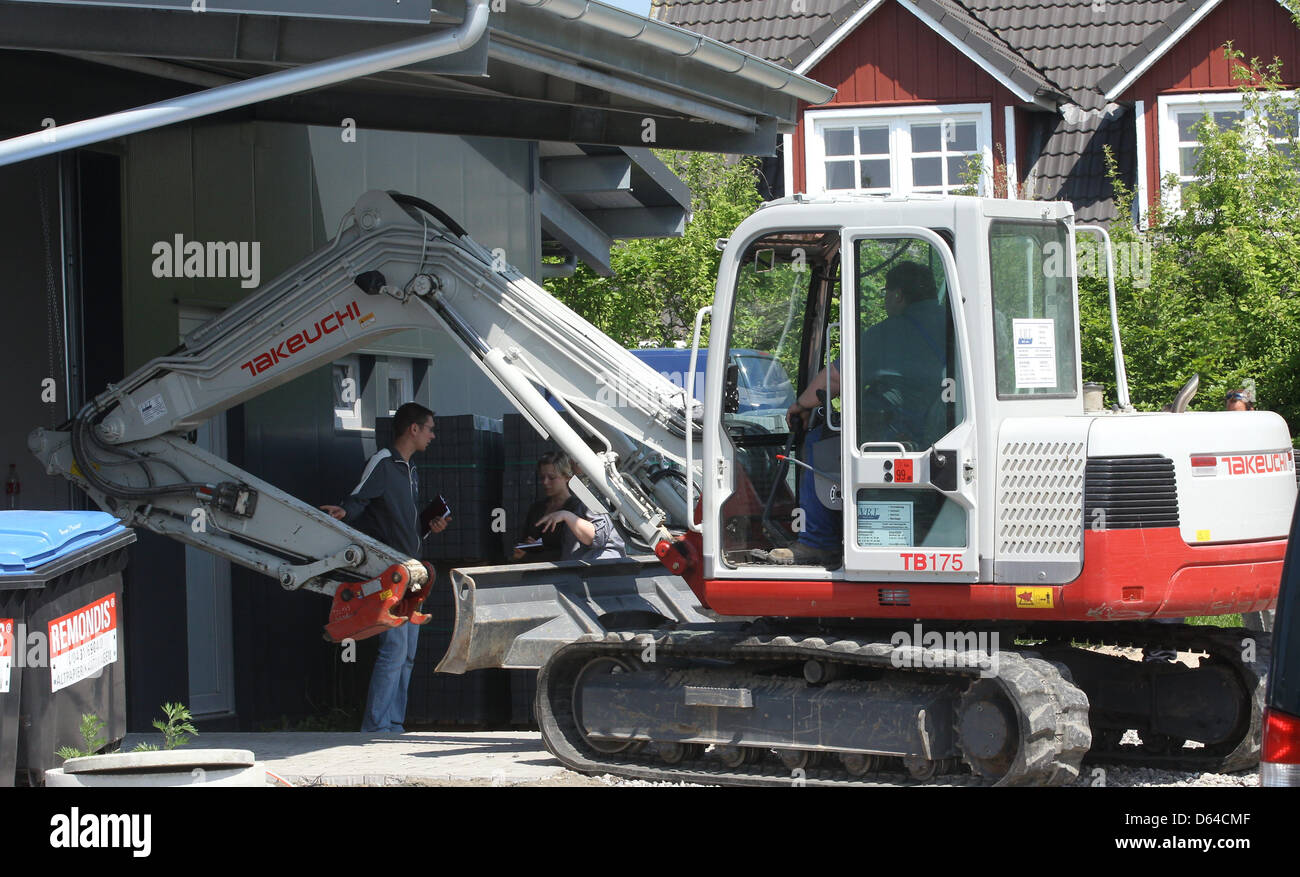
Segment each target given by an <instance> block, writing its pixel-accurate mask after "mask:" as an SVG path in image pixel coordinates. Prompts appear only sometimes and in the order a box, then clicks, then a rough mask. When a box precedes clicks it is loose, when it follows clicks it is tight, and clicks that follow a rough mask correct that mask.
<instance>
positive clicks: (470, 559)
mask: <svg viewBox="0 0 1300 877" xmlns="http://www.w3.org/2000/svg"><path fill="white" fill-rule="evenodd" d="M434 431H435V433H436V434H437V438H435V439H434V440H433V442H432V443H431V444H430V445H429V448H428V450H427V451H425V452H424V453H422V454H419V455H417V456H416V458H415V465H416V473H417V477H418V478H419V480H420V503H421V508H423V507H424V506H425V505H428V503H429V502H430V501H431V500H433V499H435V498H436V497H437V496H438V495H439V494H441V495H442V496H443V497H444V498H445V499H446V500H447V504H448V505H449V506H450V507H451V520H450V521H449V522H448V526H447V529H446V530H444V531H442V532H441V533H433V534H430V535H429V536H428V537H427V538H425V540H424V554H423V556H422V557H421V559H422V560H426V561H429V563H430V564H432V565H434V566H435V568H436V569H437V578H436V580H435V582H434V583H433V586H432V587H431V588H430V591H429V595H428V596H427V597H426V598H425V601H424V606H423V607H422V608H423V611H425V612H427V613H428V614H429V615H430V616H431V618H430V620H429V622H428V623H427V624H425V625H424V626H423V627H422V628H421V630H420V645H419V649H418V650H417V652H416V656H415V666H414V667H413V668H412V670H411V685H410V689H409V698H408V701H407V707H406V724H407V727H416V726H420V725H437V726H443V727H446V726H457V727H473V728H502V727H506V726H507V725H509V724H510V723H511V712H512V710H511V700H510V698H511V690H510V676H509V674H508V673H507V671H505V670H475V671H472V672H470V673H465V674H463V675H454V674H445V673H435V672H434V667H436V666H437V665H438V662H439V661H441V660H442V656H443V655H444V654H446V651H447V647H448V645H449V644H450V643H451V632H452V627H453V625H454V623H455V620H456V612H455V606H454V605H453V602H452V595H451V582H450V572H451V569H452V568H453V567H464V566H475V565H482V564H487V563H496V562H498V561H499V560H500V559H501V545H502V544H501V534H500V533H493V532H492V512H493V510H495V509H496V508H498V507H499V506H500V505H501V475H502V456H501V455H502V440H501V439H502V427H501V421H500V420H494V419H492V418H488V417H483V416H480V415H475V414H465V415H454V416H448V417H442V416H437V417H435V418H434ZM375 442H376V446H377V447H379V448H383V447H388V446H389V445H390V444H391V443H392V418H388V417H383V418H378V419H377V420H376V422H375Z"/></svg>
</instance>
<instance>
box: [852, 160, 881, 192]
mask: <svg viewBox="0 0 1300 877" xmlns="http://www.w3.org/2000/svg"><path fill="white" fill-rule="evenodd" d="M858 185H859V186H860V187H861V188H863V189H887V188H889V159H887V158H869V159H867V160H866V161H859V162H858Z"/></svg>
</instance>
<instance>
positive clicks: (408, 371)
mask: <svg viewBox="0 0 1300 877" xmlns="http://www.w3.org/2000/svg"><path fill="white" fill-rule="evenodd" d="M413 362H414V360H412V359H411V357H409V356H390V357H388V380H390V381H401V384H402V393H401V394H400V395H402V396H404V397H406V398H404V399H397V400H394V399H393V394H392V393H389V394H388V405H389V410H388V414H389V416H390V417H391V416H392V415H394V414H396V413H397V409H398V408H399V407H400V406H401V405H402V403H403V402H411V401H413V400H414V396H415V381H414V372H415V369H414V367H413V365H412V363H413ZM394 402H396V403H397V404H396V405H394V404H393V403H394Z"/></svg>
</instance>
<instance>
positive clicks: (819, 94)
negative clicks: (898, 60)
mask: <svg viewBox="0 0 1300 877" xmlns="http://www.w3.org/2000/svg"><path fill="white" fill-rule="evenodd" d="M511 2H514V3H518V4H519V5H521V6H528V7H531V8H533V9H544V10H546V11H547V12H549V13H551V14H552V15H556V16H558V17H560V18H564V19H567V20H569V21H581V22H582V23H583V24H585V25H588V26H590V27H592V28H594V29H596V30H599V31H603V32H605V33H608V34H612V35H614V36H617V37H620V38H623V39H627V40H632V41H634V42H638V43H644V44H646V45H649V46H653V47H654V48H656V49H660V50H662V51H665V52H668V53H669V54H673V55H677V56H679V57H683V58H694V59H695V60H697V61H699V62H700V63H702V64H706V65H708V66H710V67H713V68H715V69H718V70H722V71H724V72H726V73H730V74H732V75H733V76H737V77H739V78H741V79H743V80H746V81H748V82H753V83H756V84H758V85H761V86H763V87H764V88H769V89H771V90H773V91H776V92H778V93H781V94H785V95H788V96H790V97H794V98H797V99H799V100H802V101H807V102H808V103H811V104H823V103H826V101H828V100H830V99H831V98H832V97H834V96H835V89H833V88H831V87H830V86H827V85H822V84H821V83H820V82H816V81H815V80H812V79H808V78H807V77H805V76H800V75H799V74H797V73H795V72H793V71H791V70H788V69H787V68H785V67H782V66H781V65H780V64H774V63H772V62H771V61H764V60H763V59H762V58H756V57H754V56H753V55H749V54H746V53H745V52H742V51H740V50H738V49H734V48H732V47H731V46H728V45H725V44H723V43H720V42H718V41H717V40H714V39H710V38H709V37H706V36H701V35H699V34H694V33H691V32H690V31H686V30H682V29H681V28H679V27H674V26H673V25H671V24H664V23H663V22H661V21H655V20H653V19H649V18H642V17H641V16H639V15H635V14H633V13H631V12H624V11H623V10H621V9H616V8H614V7H613V6H607V5H605V4H604V3H599V2H597V0H511Z"/></svg>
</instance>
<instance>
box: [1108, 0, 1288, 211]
mask: <svg viewBox="0 0 1300 877" xmlns="http://www.w3.org/2000/svg"><path fill="white" fill-rule="evenodd" d="M1229 40H1231V41H1232V45H1233V47H1234V48H1235V49H1238V50H1240V51H1241V52H1243V53H1244V55H1245V57H1246V58H1248V59H1249V58H1259V59H1260V61H1261V62H1263V63H1267V62H1268V61H1270V60H1272V59H1273V58H1280V59H1281V60H1282V78H1283V81H1284V82H1285V83H1286V85H1287V87H1288V88H1295V87H1296V86H1297V85H1300V30H1297V28H1296V26H1295V23H1294V22H1293V21H1292V19H1291V16H1290V14H1288V13H1287V12H1286V10H1284V9H1283V8H1282V6H1281V5H1280V4H1279V3H1278V2H1277V0H1224V2H1223V3H1222V4H1220V6H1219V7H1218V8H1217V9H1215V10H1214V11H1213V12H1211V13H1210V14H1209V15H1207V16H1206V17H1205V18H1204V19H1203V20H1202V21H1201V22H1200V23H1199V24H1197V25H1196V27H1194V28H1192V30H1191V32H1190V33H1188V34H1186V35H1185V36H1184V37H1183V38H1182V40H1180V41H1179V42H1178V43H1177V44H1175V45H1174V46H1172V47H1171V48H1170V49H1169V51H1168V52H1166V53H1165V55H1164V56H1163V57H1162V58H1160V60H1158V61H1156V62H1155V64H1153V65H1151V69H1149V70H1147V71H1146V72H1145V73H1143V74H1142V76H1141V77H1139V78H1138V80H1137V81H1136V82H1134V83H1133V84H1132V85H1130V86H1129V88H1128V90H1127V91H1125V92H1124V93H1123V94H1121V95H1120V96H1119V100H1121V101H1138V100H1140V101H1145V102H1146V125H1145V128H1146V130H1145V131H1143V132H1141V134H1142V136H1144V137H1145V138H1146V153H1147V168H1146V171H1147V173H1146V179H1147V206H1148V207H1149V206H1151V205H1153V204H1155V203H1156V201H1157V199H1158V198H1159V196H1160V115H1159V112H1158V106H1157V103H1156V99H1157V98H1158V97H1160V96H1161V95H1166V94H1197V93H1201V92H1231V91H1236V89H1237V82H1236V81H1235V80H1234V79H1233V78H1232V71H1231V67H1230V65H1229V62H1228V60H1227V58H1225V57H1224V54H1223V46H1224V44H1225V43H1227V42H1228V41H1229Z"/></svg>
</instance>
